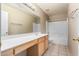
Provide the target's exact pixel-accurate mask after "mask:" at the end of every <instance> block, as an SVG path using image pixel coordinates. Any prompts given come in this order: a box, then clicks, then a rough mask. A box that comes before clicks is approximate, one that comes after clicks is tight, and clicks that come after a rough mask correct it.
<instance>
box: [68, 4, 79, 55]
mask: <svg viewBox="0 0 79 59" xmlns="http://www.w3.org/2000/svg"><path fill="white" fill-rule="evenodd" d="M77 8H79V4H74V3H72V4H69V8H68V16H69V18H68V29H69V31H68V32H69V34H68V37H69V38H68V47H69V50H70V53H71V55H78V44H77V41H73V39H75V38H76V37H77V33H78V32H77V29H78V27H79V25H77V23H79V21H78V20H79V19H77V17H75V18H71V13H72V11H74V10H76V9H77Z"/></svg>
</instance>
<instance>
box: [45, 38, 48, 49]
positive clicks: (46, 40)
mask: <svg viewBox="0 0 79 59" xmlns="http://www.w3.org/2000/svg"><path fill="white" fill-rule="evenodd" d="M47 49H48V36H45V50H47Z"/></svg>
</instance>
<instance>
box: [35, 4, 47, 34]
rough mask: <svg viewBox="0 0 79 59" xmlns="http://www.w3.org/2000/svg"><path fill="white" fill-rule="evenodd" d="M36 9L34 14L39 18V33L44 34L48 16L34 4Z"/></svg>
mask: <svg viewBox="0 0 79 59" xmlns="http://www.w3.org/2000/svg"><path fill="white" fill-rule="evenodd" d="M34 5H35V7H36V10H35V11H36V13H37V14H38V15H39V17H40V24H41V26H40V27H41V32H42V33H46V20H48V16H47V15H46V14H45V13H44V12H43V10H42V9H41V8H40V7H39V6H38V5H36V4H34Z"/></svg>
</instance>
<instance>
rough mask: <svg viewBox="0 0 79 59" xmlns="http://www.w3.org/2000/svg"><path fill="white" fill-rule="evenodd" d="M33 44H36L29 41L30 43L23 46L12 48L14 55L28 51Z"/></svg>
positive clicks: (34, 41) (35, 41)
mask: <svg viewBox="0 0 79 59" xmlns="http://www.w3.org/2000/svg"><path fill="white" fill-rule="evenodd" d="M35 44H37V40H33V41H30V42H28V43H25V44H23V45H20V46H18V47H16V48H14V54H15V55H17V54H18V53H20V52H22V51H24V50H26V49H28V48H29V47H31V46H33V45H35Z"/></svg>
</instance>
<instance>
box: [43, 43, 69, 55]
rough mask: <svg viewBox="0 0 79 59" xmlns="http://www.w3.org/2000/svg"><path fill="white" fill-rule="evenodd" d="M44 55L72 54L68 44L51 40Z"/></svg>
mask: <svg viewBox="0 0 79 59" xmlns="http://www.w3.org/2000/svg"><path fill="white" fill-rule="evenodd" d="M44 56H70V54H69V51H68V47H67V46H65V45H60V44H54V43H52V42H50V43H49V48H48V50H47V51H46V53H45V54H44Z"/></svg>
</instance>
